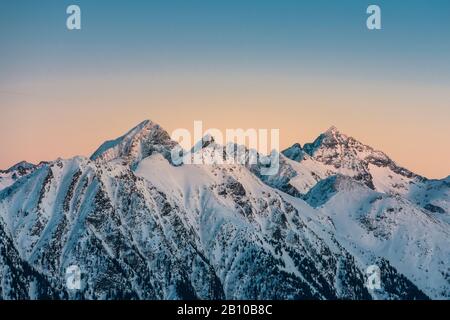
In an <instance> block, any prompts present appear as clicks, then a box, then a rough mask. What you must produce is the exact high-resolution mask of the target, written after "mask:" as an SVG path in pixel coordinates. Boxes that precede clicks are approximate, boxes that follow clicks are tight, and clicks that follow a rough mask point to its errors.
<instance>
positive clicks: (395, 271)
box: [0, 121, 450, 299]
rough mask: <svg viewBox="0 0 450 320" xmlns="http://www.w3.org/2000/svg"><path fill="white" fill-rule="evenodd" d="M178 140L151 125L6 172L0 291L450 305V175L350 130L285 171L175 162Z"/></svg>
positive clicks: (307, 150)
mask: <svg viewBox="0 0 450 320" xmlns="http://www.w3.org/2000/svg"><path fill="white" fill-rule="evenodd" d="M177 145H178V144H177V143H176V142H175V141H172V140H171V139H170V136H169V134H168V133H167V132H166V131H164V130H163V129H162V128H161V127H160V126H159V125H157V124H155V123H154V122H151V121H144V122H142V123H141V124H139V125H138V126H137V127H135V128H133V129H132V130H130V131H129V132H128V133H126V134H125V135H123V136H122V137H120V138H118V139H116V140H112V141H107V142H105V143H104V144H102V145H101V146H100V147H99V149H98V150H97V151H95V152H94V154H93V155H92V156H91V157H90V158H84V157H75V158H72V159H67V160H63V159H58V160H55V161H51V162H41V163H40V164H38V165H33V164H29V163H26V162H21V163H19V164H17V165H15V166H13V167H11V168H10V169H8V170H5V171H0V267H1V268H0V298H3V299H40V298H54V299H196V298H198V299H428V298H431V299H449V298H450V177H449V178H446V179H443V180H429V179H427V178H425V177H422V176H420V175H417V174H414V173H413V172H410V171H409V170H407V169H405V168H402V167H400V166H398V165H397V164H396V163H395V162H394V161H393V160H391V159H390V158H389V157H388V156H387V155H385V154H384V153H382V152H380V151H376V150H374V149H373V148H371V147H369V146H366V145H364V144H362V143H361V142H359V141H357V140H355V139H354V138H352V137H348V136H346V135H345V134H342V133H340V132H339V131H338V130H337V129H336V128H334V127H332V128H330V129H329V130H327V131H326V132H324V133H323V134H321V135H320V136H319V137H318V138H317V139H316V140H315V141H314V142H313V143H309V144H305V145H303V146H301V145H300V144H294V145H293V146H292V147H290V148H288V149H286V150H284V151H283V152H282V153H281V154H280V170H279V172H278V173H277V174H276V175H272V176H265V175H262V174H261V167H260V166H259V165H239V164H227V165H224V164H211V165H194V164H192V165H173V164H172V163H171V158H170V154H171V151H172V150H173V148H174V147H175V146H177ZM212 148H214V142H211V143H208V144H204V147H203V148H202V149H201V150H200V151H198V152H200V153H209V152H211V149H212ZM71 265H76V266H79V268H80V269H81V271H82V275H81V280H82V287H81V289H80V290H70V289H68V288H67V286H66V269H67V267H69V266H71ZM370 265H377V266H378V267H379V268H380V270H381V285H382V286H381V289H376V290H373V289H370V288H368V287H367V286H366V284H367V281H366V277H367V275H366V269H367V267H368V266H370Z"/></svg>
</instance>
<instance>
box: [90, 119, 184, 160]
mask: <svg viewBox="0 0 450 320" xmlns="http://www.w3.org/2000/svg"><path fill="white" fill-rule="evenodd" d="M175 145H176V143H175V142H174V141H172V140H171V139H170V136H169V134H168V133H167V132H166V131H165V130H164V129H162V128H161V127H160V126H159V125H158V124H156V123H154V122H152V121H150V120H145V121H143V122H141V123H140V124H138V125H137V126H136V127H134V128H133V129H131V130H130V131H128V132H127V133H126V134H124V135H123V136H121V137H119V138H117V139H115V140H110V141H106V142H104V143H103V144H102V145H101V146H100V147H99V148H98V149H97V150H96V151H95V152H94V153H93V154H92V156H91V157H90V159H91V160H97V161H99V160H100V161H111V160H116V159H122V160H126V161H128V162H130V163H131V164H136V163H137V162H139V161H140V160H142V159H144V158H145V157H148V156H150V155H151V154H152V153H154V152H158V153H162V154H163V155H164V156H165V157H168V156H169V155H170V150H171V149H172V148H173V147H174V146H175Z"/></svg>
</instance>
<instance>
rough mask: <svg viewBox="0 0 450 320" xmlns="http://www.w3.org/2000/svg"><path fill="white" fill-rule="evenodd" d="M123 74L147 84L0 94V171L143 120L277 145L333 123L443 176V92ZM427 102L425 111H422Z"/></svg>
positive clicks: (447, 143)
mask: <svg viewBox="0 0 450 320" xmlns="http://www.w3.org/2000/svg"><path fill="white" fill-rule="evenodd" d="M267 79H270V81H267ZM133 80H134V81H133V83H134V84H135V83H146V84H147V85H142V87H131V85H130V86H127V85H124V84H123V83H120V82H115V81H112V80H110V81H104V80H98V79H87V80H86V81H85V82H83V84H82V85H80V83H81V82H76V81H74V82H73V83H70V84H69V83H67V81H68V80H67V81H62V83H59V82H58V81H54V82H52V83H49V82H47V83H46V82H43V83H41V84H40V86H38V87H39V88H38V89H34V90H33V92H31V93H30V92H29V91H27V93H26V94H25V93H23V92H6V93H0V94H1V97H2V106H3V107H2V117H1V118H0V133H1V134H0V148H1V150H2V152H1V154H0V168H7V167H9V166H11V165H13V164H15V163H17V162H19V161H21V160H26V161H29V162H34V163H36V162H39V161H42V160H54V159H56V158H58V157H62V158H70V157H72V156H75V155H83V156H89V155H90V154H91V153H92V152H94V151H95V149H96V148H97V147H98V146H99V145H100V144H101V143H102V142H104V141H105V140H110V139H114V138H117V137H118V136H120V135H122V134H124V133H125V132H126V131H128V130H129V129H131V128H132V127H134V126H135V125H137V124H138V123H140V122H141V121H143V120H145V119H150V120H152V121H154V122H156V123H158V124H160V125H161V126H162V127H163V128H164V129H165V130H167V131H168V132H169V133H171V132H172V131H173V130H174V129H176V128H186V129H188V130H193V122H194V121H195V120H201V121H203V126H204V130H206V129H209V128H218V129H220V130H223V131H224V130H225V129H226V128H231V129H234V128H243V129H247V128H255V129H259V128H262V129H280V140H281V141H280V146H281V148H282V149H284V148H287V147H289V146H291V145H292V144H293V143H296V142H299V143H300V144H302V145H303V144H304V143H306V142H311V141H313V140H314V139H315V138H316V137H317V136H318V135H319V134H320V133H321V132H323V131H325V130H326V129H327V128H328V127H330V126H331V125H335V126H336V127H337V128H338V129H339V130H340V131H341V132H343V133H345V134H347V135H349V136H353V137H354V138H356V139H357V140H359V141H361V142H363V143H365V144H367V145H370V146H372V147H374V148H375V149H378V150H382V151H383V152H385V153H386V154H387V155H388V156H390V157H391V158H392V159H393V160H394V161H396V162H397V163H398V164H399V165H401V166H404V167H406V168H408V169H410V170H412V171H414V172H416V173H418V174H421V175H424V176H426V177H429V178H443V177H446V176H448V175H449V174H450V139H449V137H450V132H449V126H448V123H449V121H450V118H449V112H448V106H449V105H450V93H449V92H448V90H443V88H439V87H427V86H423V85H419V84H418V85H417V87H416V88H412V87H411V86H408V87H404V88H401V86H398V85H397V86H396V89H395V91H394V90H392V89H391V88H390V85H389V84H385V85H380V84H379V83H377V84H374V86H373V87H370V88H367V87H360V86H359V85H358V84H357V83H355V82H349V81H347V82H342V81H333V80H332V79H330V80H329V82H330V83H323V82H321V83H318V81H317V80H314V79H312V80H311V81H295V79H286V78H282V77H277V76H276V75H271V76H270V77H269V76H267V78H266V79H265V80H266V81H263V80H264V79H263V80H261V79H255V78H252V79H245V78H244V79H241V80H239V81H236V82H233V81H231V80H230V79H218V78H214V77H208V78H203V79H200V78H195V79H192V81H188V79H185V78H181V79H180V78H176V77H172V78H171V77H169V78H167V79H163V80H162V81H159V80H158V81H154V80H149V79H146V78H144V79H133ZM74 83H77V84H76V85H74ZM25 87H26V86H25ZM319 88H322V89H321V90H320V89H319ZM325 88H326V89H325ZM55 92H57V93H58V94H55ZM50 93H51V94H50ZM430 105H433V114H431V113H428V109H427V108H428V106H430ZM436 113H438V114H436Z"/></svg>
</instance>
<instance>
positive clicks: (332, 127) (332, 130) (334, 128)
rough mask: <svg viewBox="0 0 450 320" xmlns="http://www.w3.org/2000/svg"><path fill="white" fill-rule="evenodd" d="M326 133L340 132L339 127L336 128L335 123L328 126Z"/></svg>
mask: <svg viewBox="0 0 450 320" xmlns="http://www.w3.org/2000/svg"><path fill="white" fill-rule="evenodd" d="M325 133H340V132H339V130H338V128H336V127H335V126H334V125H332V126H331V127H329V128H328V130H327V131H325Z"/></svg>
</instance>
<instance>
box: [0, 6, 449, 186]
mask: <svg viewBox="0 0 450 320" xmlns="http://www.w3.org/2000/svg"><path fill="white" fill-rule="evenodd" d="M70 4H78V5H79V6H80V7H81V11H82V30H80V31H68V30H67V29H66V24H65V23H66V18H67V15H66V13H65V11H66V8H67V6H68V5H70ZM369 4H378V5H379V6H380V7H381V10H382V26H383V29H382V30H381V31H369V30H367V28H366V26H365V21H366V18H367V15H366V13H365V11H366V8H367V6H368V5H369ZM144 119H152V120H153V121H155V122H157V123H159V124H160V125H162V126H163V127H164V128H165V129H166V130H167V131H169V133H170V132H171V131H172V130H173V129H175V128H187V129H192V126H193V121H194V120H203V122H204V126H205V128H210V127H214V128H219V129H225V128H268V129H270V128H280V129H281V131H280V137H281V146H282V147H287V146H290V145H291V144H293V143H294V142H300V143H301V144H304V143H305V142H309V141H311V140H313V139H314V138H315V137H316V136H317V135H318V134H319V133H320V132H323V131H325V130H326V129H327V128H328V127H329V126H331V125H335V126H337V127H338V128H339V129H340V130H341V131H342V132H344V133H347V134H348V135H351V136H354V137H355V138H357V139H359V140H360V141H362V142H364V143H366V144H369V145H371V146H373V147H375V148H377V149H381V150H383V151H384V152H386V153H387V154H388V155H389V156H391V157H392V158H393V159H394V160H395V161H396V162H397V163H398V164H400V165H403V166H405V167H407V168H408V169H410V170H413V171H415V172H417V173H419V174H422V175H425V176H427V177H431V178H442V177H445V176H447V175H449V174H450V126H449V124H450V1H448V0H442V1H439V0H421V1H419V0H410V1H403V0H390V1H362V0H343V1H334V0H328V1H324V0H319V1H317V0H315V1H312V0H310V1H301V0H296V1H290V0H277V1H275V0H272V1H265V0H226V1H225V0H151V1H147V0H142V1H138V0H134V1H133V0H128V1H125V0H122V1H119V0H117V1H114V0H113V1H106V0H104V1H101V0H86V1H75V0H73V1H61V0H53V1H50V0H41V1H31V0H30V1H23V0H1V1H0V168H6V167H9V166H11V165H12V164H14V163H16V162H18V161H20V160H28V161H32V162H38V161H40V160H52V159H56V158H57V157H59V156H61V157H63V158H68V157H71V156H74V155H78V154H79V155H86V156H89V155H90V154H91V153H92V152H93V151H94V150H95V149H96V148H97V146H98V145H100V144H101V143H102V142H103V141H104V140H107V139H111V138H115V137H117V136H119V135H121V134H123V133H124V132H125V131H127V130H128V129H130V128H131V127H133V126H134V125H136V124H137V123H139V122H141V121H142V120H144Z"/></svg>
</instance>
